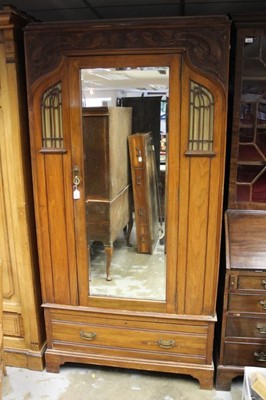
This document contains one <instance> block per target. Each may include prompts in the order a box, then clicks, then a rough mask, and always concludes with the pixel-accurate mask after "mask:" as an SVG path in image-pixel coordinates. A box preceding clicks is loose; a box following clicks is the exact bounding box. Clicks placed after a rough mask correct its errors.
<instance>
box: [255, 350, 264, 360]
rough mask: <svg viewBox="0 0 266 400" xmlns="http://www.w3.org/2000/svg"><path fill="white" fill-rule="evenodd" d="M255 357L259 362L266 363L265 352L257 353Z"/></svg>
mask: <svg viewBox="0 0 266 400" xmlns="http://www.w3.org/2000/svg"><path fill="white" fill-rule="evenodd" d="M254 356H255V358H256V360H257V361H260V362H265V361H266V353H263V351H262V352H260V353H258V352H255V353H254Z"/></svg>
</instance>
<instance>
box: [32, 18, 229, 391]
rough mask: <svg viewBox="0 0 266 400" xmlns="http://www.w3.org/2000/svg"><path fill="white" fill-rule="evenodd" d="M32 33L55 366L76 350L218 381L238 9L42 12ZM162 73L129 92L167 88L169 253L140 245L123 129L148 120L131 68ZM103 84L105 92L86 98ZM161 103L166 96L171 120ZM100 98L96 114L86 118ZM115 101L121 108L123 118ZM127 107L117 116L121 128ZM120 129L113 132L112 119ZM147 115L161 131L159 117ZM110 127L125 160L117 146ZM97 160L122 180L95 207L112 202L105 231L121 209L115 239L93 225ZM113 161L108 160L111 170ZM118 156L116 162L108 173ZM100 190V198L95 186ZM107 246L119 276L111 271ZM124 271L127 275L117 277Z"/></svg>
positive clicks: (205, 383) (35, 134)
mask: <svg viewBox="0 0 266 400" xmlns="http://www.w3.org/2000/svg"><path fill="white" fill-rule="evenodd" d="M195 21H196V22H195ZM25 37H26V54H27V75H28V92H29V104H30V106H31V107H30V108H31V110H32V112H31V113H30V126H31V128H30V129H31V143H32V155H33V159H32V164H33V175H34V186H35V204H36V219H37V226H38V230H37V233H38V241H39V252H40V254H39V255H40V270H41V276H42V292H43V305H44V309H45V314H46V327H47V332H48V333H49V343H48V349H47V352H46V361H47V369H48V370H53V371H55V370H58V369H59V366H60V364H62V363H64V362H66V361H78V362H85V363H86V362H87V363H96V364H103V365H116V366H122V367H130V368H144V369H149V370H157V371H168V372H176V373H180V372H181V373H182V372H185V373H190V374H192V375H193V376H195V377H196V378H197V379H199V380H200V383H201V387H205V388H210V387H211V386H212V380H213V365H212V357H211V353H212V340H213V332H214V324H215V321H216V317H215V302H216V288H217V276H218V260H219V250H220V226H221V209H222V188H223V175H224V168H223V167H224V155H225V126H226V124H225V122H226V90H227V65H228V64H227V61H228V48H229V46H228V22H227V19H226V18H221V17H212V18H200V19H196V20H195V19H193V20H192V19H190V18H185V19H182V18H181V19H175V18H173V19H169V20H167V21H165V20H160V19H159V20H154V21H153V20H149V21H145V27H144V26H143V25H142V22H141V21H127V22H123V23H121V24H120V23H119V22H115V21H114V22H108V23H107V22H95V23H90V24H85V25H83V24H75V23H73V24H70V25H69V26H68V25H65V24H63V25H62V26H61V27H60V28H59V27H58V25H53V24H51V25H49V28H48V26H47V24H44V25H42V24H36V25H32V26H31V27H28V28H27V30H26V36H25ZM40 55H42V57H40ZM203 60H204V62H203ZM150 73H154V74H156V75H158V74H159V75H162V77H163V78H165V76H167V81H168V83H167V84H165V80H164V83H163V84H162V82H161V81H160V82H157V83H155V82H152V81H151V80H150V78H149V79H148V78H147V76H145V77H144V79H142V82H141V87H138V89H137V90H138V94H141V96H137V95H136V88H135V87H134V93H131V94H134V96H132V99H133V97H134V98H137V97H139V98H142V97H143V98H146V97H147V98H148V97H149V94H148V92H150V94H151V96H150V97H160V101H161V100H165V101H166V100H167V107H166V109H167V114H166V115H167V120H166V121H163V122H164V123H165V124H164V126H165V127H166V129H167V130H166V131H165V132H163V135H162V136H163V137H162V139H163V142H162V143H163V144H164V147H163V148H162V152H161V147H160V144H161V142H160V141H161V127H160V138H159V150H158V145H156V143H157V142H156V143H155V145H154V148H155V153H156V154H157V158H156V157H155V158H156V159H157V162H156V165H157V168H156V171H157V172H158V173H157V177H158V182H159V187H160V189H161V190H163V192H162V193H163V194H161V200H162V203H163V206H164V207H163V210H164V212H163V214H162V221H163V225H164V229H165V241H164V243H163V244H162V247H163V250H162V251H161V253H160V254H159V255H158V254H156V251H153V254H141V253H140V252H138V250H137V246H136V243H134V241H133V237H134V229H135V223H133V229H132V233H131V234H130V237H129V232H130V222H131V220H130V215H131V214H132V215H133V221H134V213H136V209H135V208H134V207H135V204H134V202H133V203H132V194H130V187H131V188H132V185H131V184H132V176H131V174H130V171H129V168H128V166H129V164H128V161H126V162H125V159H126V157H127V153H126V152H124V151H122V152H120V148H122V146H124V145H125V142H127V140H125V138H126V139H127V136H128V135H129V134H134V133H137V132H132V129H131V132H130V128H129V129H128V127H130V124H128V121H127V122H126V119H127V118H128V117H129V113H127V111H126V110H129V109H131V111H130V112H132V115H133V113H134V107H136V106H134V104H133V101H132V104H131V105H129V104H125V103H126V101H127V100H125V99H128V98H129V97H130V96H129V94H128V93H127V92H126V90H128V89H126V88H125V87H124V88H123V89H122V88H121V87H118V86H117V85H118V84H119V82H120V84H121V83H122V82H121V81H122V79H120V78H121V77H123V79H124V78H125V76H127V74H128V76H127V78H128V79H126V81H127V82H128V81H131V79H132V75H134V76H136V75H137V78H140V76H142V74H148V75H149V74H150ZM106 74H107V75H106ZM118 77H120V78H118ZM162 77H161V78H162ZM103 80H104V81H106V82H105V83H104V84H103V83H102V82H103ZM114 83H115V85H116V86H115V89H114V88H112V90H113V89H114V90H115V91H116V94H115V96H111V95H109V93H107V89H108V91H109V90H111V89H110V85H111V84H114ZM126 84H128V83H126ZM93 85H94V86H93ZM138 85H139V84H138ZM143 85H144V86H143ZM147 85H149V88H148V90H146V89H147ZM156 85H157V86H156ZM162 85H164V87H163V89H164V90H162V87H161V86H162ZM166 88H167V95H165V92H166V90H165V89H166ZM92 89H93V90H92ZM144 89H145V90H144ZM86 90H87V92H88V93H87V94H85V92H86ZM100 91H102V94H101V95H100V94H99V93H100ZM103 92H105V93H103ZM155 92H156V93H155ZM162 92H163V93H162ZM155 94H156V95H155ZM142 95H143V96H142ZM90 96H91V97H90ZM95 96H96V97H97V98H99V97H100V98H101V99H102V100H101V104H96V103H95V102H94V103H93V104H92V103H91V102H90V101H88V100H91V99H92V98H96V97H95ZM92 107H94V110H91V108H92ZM145 107H146V106H145ZM161 108H162V106H161V104H160V103H159V113H158V114H159V120H161V118H160V114H161ZM96 109H97V110H96ZM143 109H144V106H143ZM113 110H114V112H113ZM145 110H146V108H145ZM91 111H93V112H94V116H93V118H94V122H89V121H88V122H86V123H85V122H84V118H85V115H86V118H87V117H88V116H89V115H90V114H91ZM139 112H140V111H139ZM97 113H98V114H97ZM112 113H114V114H121V115H120V116H119V118H117V119H116V118H115V117H114V115H111V114H112ZM104 114H105V115H104ZM122 114H128V115H127V117H126V116H125V115H123V116H122ZM148 114H150V113H149V112H147V111H145V113H144V117H142V119H141V118H140V121H143V120H145V122H147V121H148V120H149V118H150V115H148ZM103 115H104V116H103ZM110 115H111V117H110ZM100 116H101V118H102V119H101V121H100V122H99V120H98V122H97V124H98V126H101V130H98V128H97V132H94V133H95V135H96V136H95V137H96V139H94V142H93V141H92V140H90V135H92V131H93V130H94V129H95V127H96V125H97V124H96V122H95V121H96V119H97V118H100ZM157 117H158V115H157ZM115 120H116V122H117V121H118V122H117V124H116V125H117V128H115V129H114V130H112V129H111V131H112V133H111V134H110V128H111V127H112V128H113V126H114V125H115ZM132 120H133V119H132ZM153 120H155V117H153V116H152V122H154V121H153ZM110 121H111V123H110ZM122 121H123V122H122ZM160 122H161V121H160ZM86 124H87V128H88V129H87V128H86V134H85V130H84V126H85V125H86ZM124 125H125V126H127V128H124V127H123V126H124ZM132 126H133V125H131V128H132ZM134 126H135V125H134ZM119 129H121V133H120V134H119V135H117V138H116V139H115V137H116V136H115V133H113V132H114V131H116V132H117V131H119ZM140 129H141V131H142V129H144V132H146V131H147V132H149V131H152V133H153V134H154V128H149V129H148V127H146V126H145V127H144V128H140ZM122 130H123V132H124V133H123V134H122ZM103 132H105V133H103ZM164 133H165V134H164ZM97 134H98V138H99V139H100V137H101V140H102V141H103V142H104V143H105V146H104V148H105V150H106V151H105V152H103V153H99V152H100V151H101V149H102V147H101V146H100V145H99V144H100V140H97ZM156 137H157V136H156ZM107 138H108V139H107ZM157 139H158V137H157ZM112 141H115V145H114V146H113V147H114V149H115V150H114V157H113V158H114V160H115V161H116V164H117V165H116V166H115V162H113V161H112V160H111V159H112V157H111V151H110V149H111V147H112V145H113V144H114V143H112ZM116 142H117V143H116ZM93 143H94V144H93ZM165 144H166V147H165ZM90 146H91V148H89V147H90ZM156 146H157V147H156ZM156 148H157V150H156ZM127 151H128V148H127ZM161 153H162V154H161ZM136 156H137V157H139V158H141V157H143V155H141V154H139V153H137V154H136ZM88 160H89V161H93V160H94V161H93V162H92V164H93V166H95V165H98V168H99V170H98V172H99V171H100V173H99V175H98V178H97V179H96V181H95V185H96V186H97V184H99V182H100V178H104V179H103V182H104V183H103V184H100V185H99V187H100V189H102V188H103V187H105V188H106V192H108V195H109V194H110V193H111V192H112V188H113V187H114V186H116V184H115V181H116V180H117V178H119V179H118V180H122V181H123V185H124V186H119V185H117V186H118V191H117V192H114V193H115V194H114V196H113V197H111V198H107V196H105V195H104V196H103V194H100V200H101V205H104V206H108V207H107V209H108V211H106V208H105V211H103V208H102V209H100V208H99V207H98V205H97V207H98V208H97V207H96V208H95V211H93V212H91V211H90V214H88V215H90V217H91V216H92V217H94V216H95V217H96V216H97V218H98V217H99V215H100V214H101V213H102V217H103V219H102V220H101V221H102V222H98V225H99V228H102V232H104V233H105V234H106V232H107V231H108V229H109V228H108V226H109V225H110V224H109V222H110V221H111V219H112V218H113V221H119V220H120V219H121V224H120V222H119V224H118V222H117V223H116V222H112V223H111V225H113V226H115V227H116V228H117V232H116V233H115V235H114V236H110V239H108V241H107V242H105V239H104V238H103V237H99V236H97V237H96V238H95V237H94V238H92V239H91V238H90V233H91V232H92V227H91V225H90V224H88V219H86V211H87V209H86V204H87V203H86V201H87V200H88V199H87V195H88V194H89V189H90V188H92V185H93V182H92V180H93V178H94V176H95V174H92V176H91V178H90V179H89V180H87V175H89V170H88V165H89V164H88ZM122 160H123V162H122ZM103 161H109V166H108V167H107V168H106V169H105V172H104V173H103V170H104V168H103ZM117 161H118V162H117ZM126 164H127V165H126ZM112 168H114V170H115V171H116V172H115V173H113V174H112V175H111V179H110V175H109V176H108V174H109V173H110V171H111V169H112ZM125 178H129V179H128V181H127V179H125ZM135 183H136V182H135ZM120 195H122V197H121V199H122V198H123V201H124V203H123V204H125V205H122V200H121V203H120V204H119V206H118V207H117V209H116V207H112V206H113V205H114V203H115V200H119V201H120ZM130 196H131V203H130ZM90 201H91V202H94V203H93V204H94V205H95V206H96V197H94V198H93V196H92V198H90ZM97 201H98V199H97ZM115 210H117V211H115ZM137 212H138V210H137ZM88 213H89V211H88ZM112 213H113V214H114V216H113V215H112ZM124 216H125V218H124ZM122 217H123V218H122ZM96 224H97V222H96ZM123 225H124V226H123ZM124 228H125V229H124ZM123 231H125V232H123ZM88 233H89V234H88ZM124 233H126V236H123V235H124ZM92 241H93V243H91V242H92ZM129 241H130V242H132V243H131V244H132V247H128V244H129V243H128V242H129ZM115 242H116V243H115ZM115 245H118V250H123V251H124V250H125V252H126V253H127V252H128V251H131V252H134V255H137V256H143V257H145V260H147V259H148V258H149V259H152V258H153V256H154V261H153V268H154V269H153V270H152V269H149V266H147V265H148V264H147V262H146V261H145V262H146V264H145V265H146V266H147V268H142V267H141V264H140V263H139V261H137V262H132V260H131V262H130V261H129V259H128V258H124V260H123V261H122V262H121V260H120V261H119V262H118V261H117V260H116V249H114V247H115ZM93 246H94V247H93ZM119 247H120V248H119ZM104 248H105V250H106V251H104ZM92 250H93V251H94V254H91V253H92ZM97 252H99V253H101V254H102V256H103V257H102V260H101V262H100V264H101V265H98V266H97V265H93V262H94V260H93V257H95V255H97ZM161 256H162V257H161ZM160 257H161V258H162V259H163V263H162V264H160V262H159V261H158V260H159V258H160ZM108 258H109V260H111V262H110V271H111V275H112V278H113V279H112V280H108V281H106V279H105V278H106V275H105V271H106V259H108ZM116 264H117V265H116ZM108 268H109V267H108ZM145 270H146V271H148V273H147V274H146V275H145ZM155 272H158V274H156V273H155ZM107 276H108V274H107ZM137 278H138V279H137ZM156 279H158V281H157V283H156ZM96 281H97V284H95V282H96ZM158 282H159V283H158ZM118 283H119V284H120V287H116V288H115V291H112V290H113V289H114V287H115V286H116V285H118ZM150 284H153V287H155V295H153V294H152V292H150V291H149V290H150V286H149V285H150ZM134 286H135V287H134ZM122 290H124V292H122Z"/></svg>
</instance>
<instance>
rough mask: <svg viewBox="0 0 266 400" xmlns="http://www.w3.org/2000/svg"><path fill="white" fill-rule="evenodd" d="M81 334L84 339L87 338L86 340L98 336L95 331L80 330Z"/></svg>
mask: <svg viewBox="0 0 266 400" xmlns="http://www.w3.org/2000/svg"><path fill="white" fill-rule="evenodd" d="M79 334H80V336H81V337H82V339H85V340H94V339H95V338H96V333H95V332H84V331H80V333H79Z"/></svg>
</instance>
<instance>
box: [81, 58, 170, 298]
mask: <svg viewBox="0 0 266 400" xmlns="http://www.w3.org/2000/svg"><path fill="white" fill-rule="evenodd" d="M80 87H81V98H82V100H81V102H82V112H81V118H82V134H83V160H84V183H85V209H86V233H87V248H88V266H89V293H90V296H107V297H114V298H128V299H139V300H149V301H150V300H157V301H165V300H166V246H165V243H166V221H167V218H166V201H165V187H166V180H165V177H166V173H167V137H168V104H169V67H168V66H165V65H162V66H161V65H141V64H140V65H138V66H134V67H132V66H130V65H129V66H124V65H121V66H116V67H112V65H111V64H110V66H109V67H93V68H91V67H89V66H88V67H87V68H82V69H81V70H80Z"/></svg>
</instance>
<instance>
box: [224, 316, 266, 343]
mask: <svg viewBox="0 0 266 400" xmlns="http://www.w3.org/2000/svg"><path fill="white" fill-rule="evenodd" d="M225 335H226V336H227V337H229V336H230V337H243V338H244V337H246V338H258V339H264V340H265V339H266V318H253V317H245V316H242V315H241V316H239V317H238V316H234V315H230V314H229V315H228V316H227V319H226V332H225Z"/></svg>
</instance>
